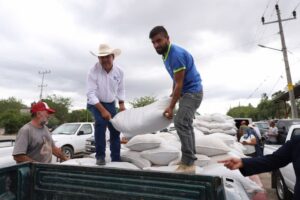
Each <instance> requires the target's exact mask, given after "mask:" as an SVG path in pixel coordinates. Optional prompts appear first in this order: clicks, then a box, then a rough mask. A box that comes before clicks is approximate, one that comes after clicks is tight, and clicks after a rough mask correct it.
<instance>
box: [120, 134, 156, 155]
mask: <svg viewBox="0 0 300 200" xmlns="http://www.w3.org/2000/svg"><path fill="white" fill-rule="evenodd" d="M161 142H162V138H160V137H159V136H157V135H156V134H144V135H137V136H134V137H133V138H131V139H130V140H129V141H128V142H127V144H126V145H125V147H126V148H128V149H130V150H132V151H145V150H149V149H154V148H157V147H159V146H160V144H161Z"/></svg>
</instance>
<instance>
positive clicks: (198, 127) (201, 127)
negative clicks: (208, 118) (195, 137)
mask: <svg viewBox="0 0 300 200" xmlns="http://www.w3.org/2000/svg"><path fill="white" fill-rule="evenodd" d="M195 129H196V130H199V131H201V132H202V133H203V134H205V135H208V134H210V130H209V129H208V128H206V127H204V126H200V125H197V124H194V130H195Z"/></svg>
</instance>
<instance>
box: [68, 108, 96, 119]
mask: <svg viewBox="0 0 300 200" xmlns="http://www.w3.org/2000/svg"><path fill="white" fill-rule="evenodd" d="M91 121H93V118H92V114H91V112H90V111H89V110H87V109H81V110H73V111H72V112H71V113H70V114H69V122H91Z"/></svg>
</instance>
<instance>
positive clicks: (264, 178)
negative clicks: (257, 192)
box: [259, 173, 278, 200]
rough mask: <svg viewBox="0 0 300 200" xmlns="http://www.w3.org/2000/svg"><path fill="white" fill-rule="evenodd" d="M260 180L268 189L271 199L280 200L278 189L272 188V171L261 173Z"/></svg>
mask: <svg viewBox="0 0 300 200" xmlns="http://www.w3.org/2000/svg"><path fill="white" fill-rule="evenodd" d="M259 177H260V180H261V182H262V184H263V186H264V189H265V190H266V193H267V196H268V199H269V200H278V198H277V195H276V190H275V189H273V188H271V174H270V173H262V174H259Z"/></svg>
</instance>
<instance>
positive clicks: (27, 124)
mask: <svg viewBox="0 0 300 200" xmlns="http://www.w3.org/2000/svg"><path fill="white" fill-rule="evenodd" d="M31 128H32V125H31V124H30V122H28V123H26V124H24V125H23V126H22V127H21V128H20V130H19V132H24V131H28V130H30V129H31Z"/></svg>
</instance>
